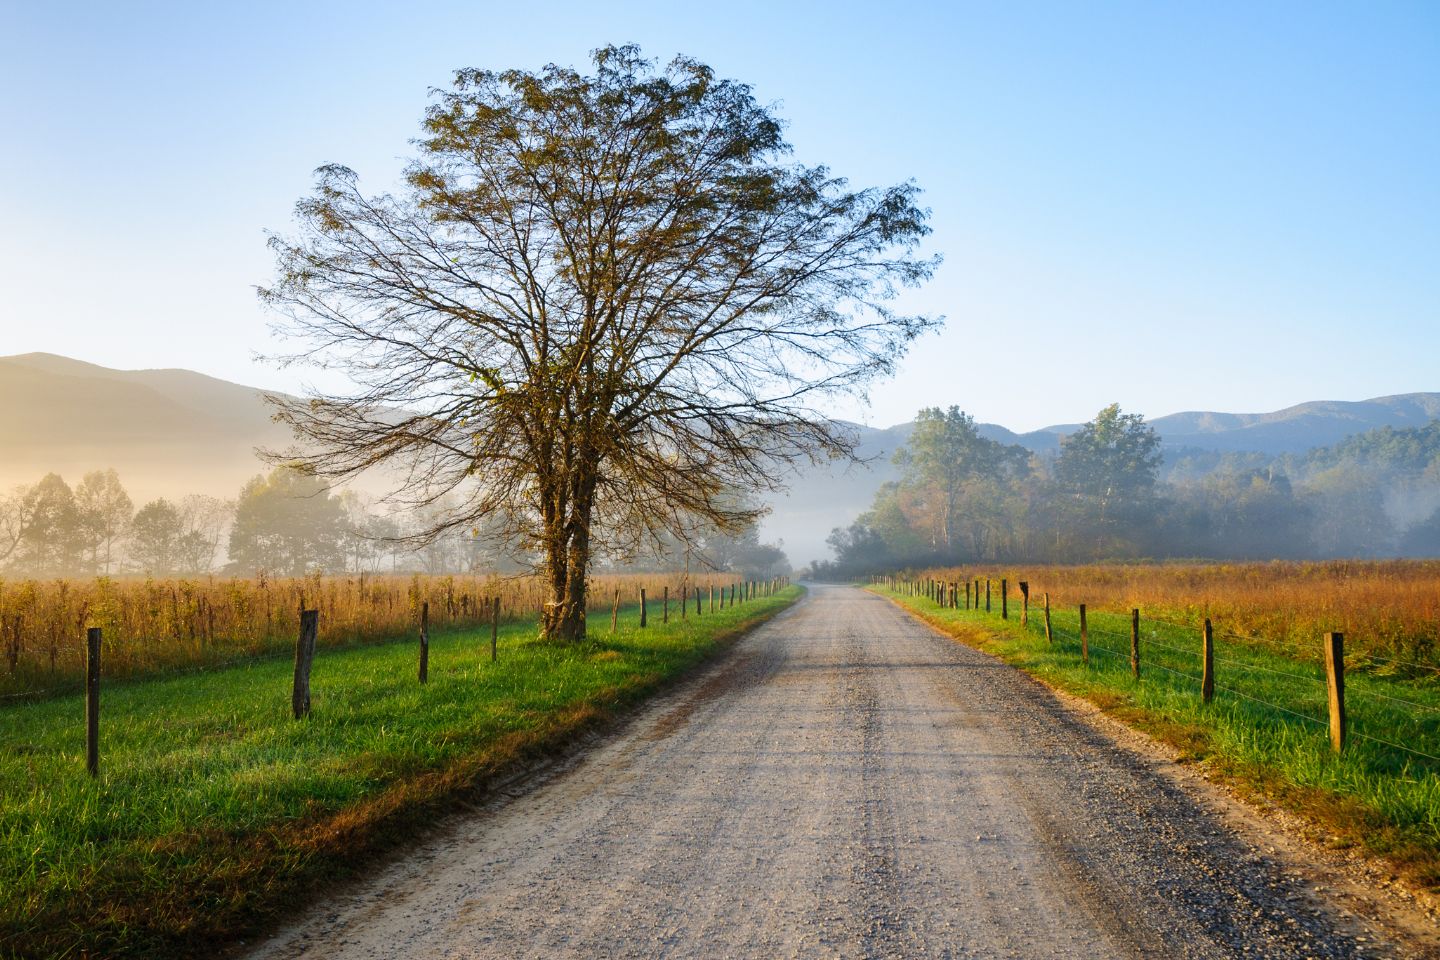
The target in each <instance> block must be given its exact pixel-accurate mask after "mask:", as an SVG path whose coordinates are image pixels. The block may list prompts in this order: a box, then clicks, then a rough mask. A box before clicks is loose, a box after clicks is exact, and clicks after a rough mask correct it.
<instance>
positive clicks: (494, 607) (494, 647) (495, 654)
mask: <svg viewBox="0 0 1440 960" xmlns="http://www.w3.org/2000/svg"><path fill="white" fill-rule="evenodd" d="M498 659H500V598H499V597H496V598H494V599H493V600H491V601H490V662H491V663H494V662H495V661H496V660H498Z"/></svg>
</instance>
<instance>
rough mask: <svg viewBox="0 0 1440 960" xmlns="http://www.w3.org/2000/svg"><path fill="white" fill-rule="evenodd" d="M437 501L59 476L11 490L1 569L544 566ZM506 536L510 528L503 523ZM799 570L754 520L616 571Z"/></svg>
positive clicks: (293, 570) (91, 572)
mask: <svg viewBox="0 0 1440 960" xmlns="http://www.w3.org/2000/svg"><path fill="white" fill-rule="evenodd" d="M445 509H448V506H447V505H446V504H438V505H433V506H431V507H430V508H428V510H427V509H425V508H421V509H410V510H406V509H383V508H382V505H381V504H379V503H377V501H376V500H375V499H374V498H372V497H370V496H367V495H366V494H364V493H362V492H358V491H355V490H348V489H347V490H341V491H338V492H337V491H334V490H332V489H330V488H329V487H328V486H327V485H326V484H325V483H324V482H323V481H321V480H319V479H317V478H316V477H313V476H308V475H306V474H304V473H303V472H301V471H298V470H295V469H292V468H289V467H277V468H275V469H273V470H271V471H270V472H269V473H268V474H265V475H256V476H255V477H253V478H251V479H250V480H249V481H247V482H246V483H245V485H244V486H243V487H242V488H241V489H240V491H239V492H238V494H237V495H236V497H235V498H234V499H233V500H225V499H220V498H218V497H213V496H207V495H204V494H190V495H187V496H184V497H180V498H178V499H169V498H164V497H161V498H157V499H154V500H150V501H148V502H146V503H144V504H142V505H141V506H140V507H138V508H137V507H136V506H135V503H134V500H133V499H132V498H131V496H130V494H129V492H128V491H126V489H125V487H124V485H123V484H122V483H121V481H120V477H119V475H118V474H117V473H116V471H115V470H114V469H105V470H93V471H90V472H89V473H86V474H85V475H84V476H83V477H82V478H81V480H80V482H79V483H78V484H76V485H75V486H73V487H72V486H71V485H70V484H68V483H67V482H66V481H65V479H64V478H63V477H61V476H60V475H59V474H56V473H50V474H47V475H46V476H45V477H43V478H41V479H40V480H39V481H37V482H36V483H34V484H29V485H25V486H21V487H18V488H16V489H15V490H12V491H11V492H10V493H8V494H3V495H0V572H3V573H4V574H6V575H10V576H22V577H71V576H117V575H126V574H134V575H150V576H155V577H164V576H194V575H204V574H211V573H225V574H230V575H235V576H251V575H253V574H255V573H256V572H258V571H262V570H263V571H266V572H267V573H270V574H274V575H278V576H301V575H304V574H309V573H316V572H321V573H337V572H352V573H379V572H392V571H393V572H401V571H403V572H407V573H410V572H422V573H429V574H445V573H488V572H501V573H509V572H516V571H519V570H523V569H527V568H528V567H529V566H531V565H533V560H534V557H533V556H530V555H529V554H528V553H527V551H526V549H525V545H524V544H523V543H519V542H516V541H514V540H513V539H511V540H507V539H505V538H504V537H503V536H499V535H497V531H495V530H484V529H481V528H479V527H476V528H472V529H470V530H464V531H454V532H452V533H451V534H450V535H448V536H443V537H433V538H432V537H424V536H418V535H417V534H419V533H421V532H423V531H425V530H428V529H429V527H430V525H431V524H432V521H433V513H434V512H437V511H443V510H445ZM501 533H503V531H501ZM692 564H693V566H694V568H695V569H704V570H734V571H737V572H738V571H745V572H748V573H749V574H751V575H752V576H755V577H771V576H778V575H780V574H784V573H788V572H789V569H790V566H789V563H788V561H787V560H786V558H785V554H784V551H783V550H781V549H780V548H779V547H777V546H775V545H773V544H763V543H761V542H760V540H759V535H758V531H757V529H756V527H755V525H754V524H748V525H745V526H743V527H742V528H741V529H739V530H733V531H732V530H720V529H715V528H713V527H712V528H709V529H703V530H698V531H695V532H694V536H692V537H691V538H690V539H689V541H687V542H686V543H684V544H682V543H680V542H679V541H675V542H669V541H667V542H666V543H665V544H664V545H663V546H662V547H661V549H660V550H658V551H651V552H649V553H646V554H642V555H632V556H620V555H612V556H607V557H605V558H604V562H603V564H602V567H603V568H605V569H607V570H612V571H616V572H620V571H645V570H655V569H675V568H679V567H682V566H684V567H686V568H688V567H689V566H690V565H692Z"/></svg>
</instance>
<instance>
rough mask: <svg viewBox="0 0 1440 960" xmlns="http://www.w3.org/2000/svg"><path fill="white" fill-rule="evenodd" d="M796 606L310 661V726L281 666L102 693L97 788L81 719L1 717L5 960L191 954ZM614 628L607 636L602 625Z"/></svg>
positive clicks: (78, 708) (506, 632)
mask: <svg viewBox="0 0 1440 960" xmlns="http://www.w3.org/2000/svg"><path fill="white" fill-rule="evenodd" d="M800 594H801V590H800V588H798V587H790V588H787V589H785V590H783V591H781V592H780V593H779V594H778V595H776V596H774V597H770V598H766V599H760V600H755V601H752V602H750V603H748V604H745V605H743V606H739V607H732V608H730V609H727V610H723V611H719V612H716V613H713V614H710V613H707V614H706V615H704V616H702V617H696V616H694V615H693V613H692V615H691V616H690V617H689V619H688V620H684V621H680V620H679V619H678V617H677V616H675V615H674V614H675V613H676V611H675V610H674V609H672V611H671V612H672V619H671V623H670V624H669V625H668V626H665V625H661V624H660V623H659V617H658V616H656V615H655V614H656V613H658V611H656V610H655V608H654V606H653V605H652V607H651V617H650V626H649V627H648V628H647V629H645V630H641V629H639V616H638V610H636V609H635V608H634V607H631V608H628V609H626V610H624V611H622V616H621V623H620V629H619V630H618V631H617V632H616V633H614V634H611V633H610V632H609V623H608V622H605V623H603V624H602V623H599V622H596V623H595V624H594V625H593V632H594V634H595V636H594V638H593V639H592V640H591V641H590V642H589V643H587V644H586V645H584V646H581V647H576V648H560V647H555V646H551V645H547V644H542V643H539V642H537V641H536V640H534V635H535V626H534V624H533V623H531V624H511V625H508V626H506V627H503V628H502V630H501V634H500V647H499V662H498V663H496V664H492V663H490V660H489V635H488V631H487V632H484V633H483V634H477V633H471V632H453V633H447V634H443V635H435V636H432V638H431V648H430V680H429V683H428V684H426V685H424V686H421V685H420V684H418V683H417V682H416V654H417V650H416V646H415V644H414V643H413V642H411V641H404V642H396V643H394V644H389V645H383V646H374V647H367V648H355V649H348V650H337V651H321V652H320V653H319V654H318V655H317V660H316V665H315V670H314V675H313V678H312V691H313V694H312V695H313V704H314V712H313V714H312V715H311V716H310V717H309V718H308V719H307V720H305V721H300V722H297V721H295V720H293V719H292V718H291V717H290V715H289V701H290V692H289V691H290V673H291V666H290V665H289V664H288V663H285V662H283V661H269V662H265V661H262V662H257V663H254V664H249V665H244V666H238V667H234V668H230V669H225V670H217V671H214V672H210V673H204V674H188V675H182V676H177V677H172V678H164V679H155V680H149V681H145V682H133V683H126V684H118V685H115V686H113V687H111V688H109V689H107V690H106V691H105V692H104V693H103V694H102V711H101V719H102V738H101V739H102V757H101V776H100V777H99V778H98V779H95V780H92V779H91V778H90V777H88V776H86V774H85V770H84V723H83V716H84V711H83V704H82V701H81V700H80V699H79V698H77V697H61V698H56V699H53V700H46V701H41V702H34V703H21V704H15V705H12V706H8V707H5V708H0V955H13V956H46V957H50V956H79V955H80V953H81V951H82V950H85V951H88V952H89V953H90V954H91V955H99V956H145V957H155V956H179V955H184V956H194V955H198V954H202V953H205V952H207V950H208V949H210V948H213V947H214V946H216V945H218V944H221V943H223V942H226V941H228V940H230V939H232V938H235V937H237V936H243V935H246V934H247V933H250V932H253V931H255V930H257V929H261V928H263V927H264V926H265V925H267V924H268V923H272V922H273V921H274V919H275V918H276V917H277V916H279V915H280V914H282V913H283V912H284V911H285V910H286V909H287V908H293V905H294V904H295V903H296V902H299V901H301V900H303V899H304V898H305V897H306V896H307V895H308V894H309V893H310V892H312V891H314V890H317V889H319V888H320V886H321V885H322V884H323V885H324V886H326V887H328V886H330V885H332V884H333V883H334V882H335V881H336V880H337V879H339V878H341V877H343V876H344V875H345V874H347V873H348V872H350V871H352V870H353V869H355V865H356V864H357V863H360V862H363V861H364V859H365V857H366V856H367V855H373V854H375V853H378V852H381V851H383V850H384V849H386V848H387V847H389V846H392V845H394V844H395V843H397V842H400V841H402V840H404V839H406V838H407V837H408V836H413V834H414V833H415V831H416V830H417V829H419V828H422V827H423V825H424V824H426V823H427V822H429V821H431V820H432V819H433V818H434V817H435V815H436V814H437V813H439V812H442V811H443V810H444V809H445V808H446V807H447V806H448V805H450V804H453V803H454V802H455V801H456V800H457V799H459V798H463V797H464V796H466V795H473V794H474V792H475V791H476V790H477V789H480V788H483V783H484V781H485V779H486V778H487V777H493V776H495V775H497V774H502V773H504V772H506V771H507V770H509V769H514V768H516V766H517V764H520V763H523V762H524V761H526V760H527V759H530V758H533V757H535V756H537V755H541V754H543V753H545V752H548V751H553V750H556V749H558V748H560V747H562V746H564V745H565V744H567V743H569V742H573V740H574V738H575V737H576V735H577V734H579V733H581V732H583V731H586V730H589V729H593V728H595V727H597V726H598V725H602V724H604V723H606V722H608V721H611V720H612V719H613V718H614V717H616V716H617V713H618V712H619V711H622V710H624V709H625V708H627V707H629V706H631V705H633V704H635V703H637V702H638V701H640V700H642V699H643V698H645V697H646V696H649V695H651V694H653V693H655V692H657V691H658V690H659V689H661V688H662V687H663V686H664V685H665V684H667V682H669V681H672V680H674V679H675V678H677V677H679V676H680V675H682V674H683V673H685V672H686V671H687V670H690V669H691V668H693V667H695V666H696V665H697V664H699V663H700V662H701V661H703V660H705V659H706V658H707V657H709V656H710V655H712V654H713V653H715V652H716V651H717V650H718V649H720V648H721V647H722V646H724V645H725V644H726V643H727V642H728V641H730V640H731V639H733V638H734V637H736V636H738V635H739V634H741V633H743V632H744V631H745V630H747V629H749V628H750V627H752V626H754V625H755V624H757V623H758V622H760V621H762V620H764V619H765V618H767V617H769V616H771V615H773V614H774V613H776V612H778V611H779V610H781V609H783V608H784V607H786V606H788V605H789V604H790V603H792V602H793V601H794V600H796V599H797V598H798V597H799V596H800ZM606 619H607V620H608V618H606Z"/></svg>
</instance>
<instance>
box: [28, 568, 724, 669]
mask: <svg viewBox="0 0 1440 960" xmlns="http://www.w3.org/2000/svg"><path fill="white" fill-rule="evenodd" d="M736 582H737V577H736V576H735V575H734V574H720V573H700V574H695V573H691V574H689V575H681V574H653V575H643V574H634V575H630V574H627V575H602V576H597V577H595V578H594V579H593V580H592V581H591V589H590V611H591V616H592V627H591V630H592V632H603V631H604V630H605V629H607V628H608V620H606V619H605V618H606V617H608V614H609V612H610V609H611V607H612V605H613V604H614V602H615V594H616V591H617V590H618V591H619V593H620V599H621V602H622V603H634V602H635V601H637V600H638V599H639V596H640V588H641V587H642V586H643V587H646V588H647V591H648V594H649V597H650V599H651V604H652V606H651V613H652V615H654V616H657V617H658V616H659V615H660V609H659V601H660V599H661V596H662V592H663V589H664V588H665V587H667V586H668V587H669V590H670V595H671V598H672V603H671V614H672V616H679V613H680V610H679V595H680V590H681V588H682V587H683V586H688V588H690V590H691V596H692V600H691V611H692V613H693V604H694V601H693V591H694V588H696V587H699V588H700V589H701V590H702V591H703V592H704V593H705V602H706V609H707V610H708V609H709V590H710V588H711V587H712V586H713V587H715V588H716V590H719V588H720V587H722V586H726V587H728V586H729V585H731V584H734V583H736ZM544 597H545V592H544V590H543V585H542V584H541V583H540V581H538V580H537V579H534V578H529V577H504V578H502V577H476V576H418V575H417V576H405V575H377V576H368V575H367V576H360V575H356V576H329V577H322V576H319V575H316V576H310V577H301V578H293V579H273V578H268V577H264V576H261V577H257V578H254V579H227V578H220V577H203V578H196V579H174V580H153V579H146V578H109V577H99V578H96V579H93V580H68V579H67V580H43V581H39V580H9V581H6V580H0V696H14V695H26V694H31V693H35V692H39V691H47V690H51V689H68V688H73V687H74V686H75V685H76V684H78V683H79V681H80V678H81V675H82V673H83V670H84V646H85V645H84V637H85V631H86V628H87V627H100V628H101V630H102V631H103V637H104V647H103V650H104V654H103V661H102V662H103V664H104V671H105V673H106V675H108V676H133V675H139V674H150V673H158V672H164V671H167V670H173V669H187V668H203V667H209V666H215V665H219V664H223V663H229V662H233V661H236V660H241V659H244V658H248V657H257V656H271V655H277V654H279V653H282V652H284V651H286V650H288V649H291V648H292V647H293V644H294V642H295V635H296V632H297V630H298V622H299V611H300V609H301V606H302V605H303V606H304V607H307V608H312V609H318V610H319V611H320V643H321V645H323V646H339V645H346V644H355V643H369V642H378V641H383V640H389V639H394V638H397V637H401V636H404V635H406V634H407V633H411V632H413V631H414V630H415V629H416V624H417V618H418V615H419V611H420V608H421V605H422V604H424V603H428V604H429V605H430V607H429V620H430V625H431V628H432V629H437V630H443V629H447V628H450V627H465V626H479V625H480V624H481V623H484V622H486V621H487V620H488V618H489V615H490V614H489V609H490V604H491V602H492V601H493V599H494V598H499V600H500V610H501V617H502V619H504V620H506V621H511V620H515V619H523V618H529V617H533V616H535V615H536V614H537V613H538V612H539V610H540V607H541V604H542V603H543V602H544ZM601 614H604V617H602V616H600V615H601Z"/></svg>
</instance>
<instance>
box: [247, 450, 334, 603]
mask: <svg viewBox="0 0 1440 960" xmlns="http://www.w3.org/2000/svg"><path fill="white" fill-rule="evenodd" d="M345 530H346V523H345V513H344V509H343V508H342V506H341V503H340V500H339V498H337V497H334V496H331V494H330V491H329V489H328V488H327V487H326V485H325V484H324V483H323V482H322V481H320V480H318V479H317V478H315V477H313V476H309V475H307V474H305V473H304V472H303V471H299V470H294V469H291V468H289V467H277V468H275V469H274V470H272V471H271V472H270V474H269V475H268V476H263V477H261V476H257V477H255V478H253V479H252V480H251V481H250V482H249V483H247V484H245V486H244V488H242V489H241V491H240V497H239V500H238V501H237V502H236V506H235V522H234V523H233V524H232V525H231V527H230V566H231V568H232V569H234V570H236V571H237V572H242V573H250V572H254V571H256V570H267V571H269V572H271V573H275V574H280V575H282V576H302V575H304V574H307V573H311V572H314V571H317V570H318V571H325V570H341V569H344V565H345V554H344V549H343V544H344V538H345Z"/></svg>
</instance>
